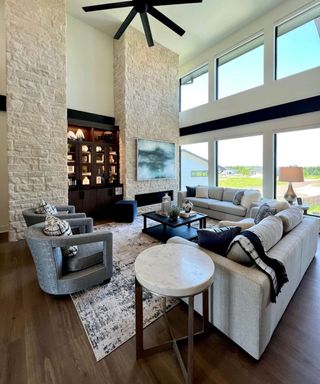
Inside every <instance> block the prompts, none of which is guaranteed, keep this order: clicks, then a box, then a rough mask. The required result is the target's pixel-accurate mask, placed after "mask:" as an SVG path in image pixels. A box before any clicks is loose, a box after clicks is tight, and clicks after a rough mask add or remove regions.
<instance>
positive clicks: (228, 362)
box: [0, 241, 320, 384]
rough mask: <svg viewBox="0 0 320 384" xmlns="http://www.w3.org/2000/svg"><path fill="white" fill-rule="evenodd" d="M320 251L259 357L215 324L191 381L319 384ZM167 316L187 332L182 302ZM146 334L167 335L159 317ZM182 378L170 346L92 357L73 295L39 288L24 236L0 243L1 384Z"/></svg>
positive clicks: (199, 346) (153, 338) (114, 383)
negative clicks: (139, 354) (140, 356)
mask: <svg viewBox="0 0 320 384" xmlns="http://www.w3.org/2000/svg"><path fill="white" fill-rule="evenodd" d="M319 256H320V255H319ZM319 256H318V258H316V259H315V260H314V261H313V262H312V264H311V266H310V268H309V270H308V271H307V274H306V276H305V278H304V279H303V281H302V283H301V285H300V287H299V289H298V291H297V292H296V294H295V296H294V297H293V299H292V301H291V303H290V304H289V307H288V309H287V311H286V312H285V314H284V316H283V318H282V320H281V322H280V324H279V325H278V327H277V329H276V331H275V333H274V335H273V338H272V340H271V343H270V344H269V346H268V348H267V350H266V351H265V353H264V355H263V357H262V359H261V360H260V362H256V361H255V360H254V359H252V358H251V357H250V356H249V355H247V354H246V353H245V352H243V351H242V350H241V349H240V348H239V347H237V346H236V345H235V344H234V343H233V342H231V341H230V340H228V339H227V338H226V337H225V336H224V335H222V334H221V333H219V332H218V331H216V330H215V329H212V330H211V332H210V336H209V337H208V338H207V339H205V340H201V341H199V342H197V343H196V345H195V348H196V349H195V355H194V357H195V383H219V384H223V383H232V384H237V383H246V384H251V383H263V384H264V383H272V384H276V383H285V384H288V383H290V384H295V383H297V384H302V383H310V384H311V383H320V257H319ZM169 316H170V319H171V322H172V323H173V324H174V327H175V329H176V333H177V335H180V334H181V335H182V334H183V333H184V332H186V319H187V312H186V308H185V307H184V306H183V305H182V304H181V305H179V306H178V307H176V308H175V309H173V310H172V311H171V312H170V315H169ZM145 334H146V342H147V343H148V344H149V343H153V342H158V341H160V340H161V341H162V340H164V339H166V338H167V336H168V335H167V333H166V330H165V324H164V321H163V320H161V319H160V320H158V321H156V322H155V323H154V324H152V325H151V326H150V327H148V329H147V330H146V331H145ZM184 352H185V351H184ZM182 382H183V380H182V375H181V373H180V369H179V366H178V363H177V361H176V358H175V355H174V353H173V352H171V351H169V352H163V353H161V354H158V355H156V356H152V357H149V358H147V359H144V360H141V361H139V362H136V360H135V339H134V338H133V339H131V340H130V341H128V342H127V343H125V344H124V345H123V346H121V347H120V348H118V349H117V350H116V351H115V352H113V353H112V354H111V355H109V356H108V357H106V358H105V359H103V360H101V361H100V362H98V363H96V361H95V359H94V356H93V353H92V351H91V347H90V345H89V342H88V340H87V337H86V335H85V333H84V331H83V329H82V326H81V324H80V321H79V319H78V316H77V313H76V311H75V308H74V306H73V304H72V302H71V299H70V298H69V297H67V296H66V297H60V298H55V297H51V296H49V295H46V294H45V293H43V292H42V291H40V289H39V287H38V284H37V280H36V276H35V270H34V266H33V262H32V259H31V256H30V254H29V252H28V250H27V249H26V246H25V243H24V242H23V241H21V242H19V243H10V244H9V243H7V242H3V241H2V242H1V243H0V383H1V384H19V383H29V384H38V383H39V384H44V383H50V384H55V383H59V384H60V383H77V384H81V383H86V384H87V383H95V384H99V383H103V384H106V383H107V384H122V383H143V384H144V383H147V384H149V383H165V384H168V383H169V384H171V383H172V384H175V383H182Z"/></svg>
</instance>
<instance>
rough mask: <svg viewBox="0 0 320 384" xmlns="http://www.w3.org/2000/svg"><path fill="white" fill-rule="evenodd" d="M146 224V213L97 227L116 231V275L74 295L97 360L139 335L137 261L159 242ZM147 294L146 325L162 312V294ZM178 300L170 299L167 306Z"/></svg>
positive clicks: (145, 299)
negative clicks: (126, 220)
mask: <svg viewBox="0 0 320 384" xmlns="http://www.w3.org/2000/svg"><path fill="white" fill-rule="evenodd" d="M207 223H208V225H207V226H208V227H211V226H213V225H214V224H215V223H216V222H215V221H213V220H211V219H209V220H208V221H207ZM148 224H149V222H148ZM154 224H157V223H154ZM142 228H143V218H142V216H138V217H137V219H136V221H135V222H134V223H132V224H126V223H108V224H103V225H100V226H97V227H96V228H95V229H96V230H97V231H99V230H102V229H107V230H110V231H112V233H113V268H114V271H113V276H112V278H111V281H110V283H109V284H105V285H99V286H96V287H94V288H91V289H87V290H85V291H81V292H78V293H75V294H73V295H71V298H72V301H73V303H74V305H75V308H76V310H77V312H78V315H79V318H80V320H81V323H82V325H83V327H84V330H85V332H86V334H87V336H88V339H89V341H90V344H91V346H92V349H93V353H94V355H95V358H96V360H97V361H99V360H101V359H103V358H104V357H105V356H107V355H108V354H109V353H111V352H112V351H114V350H115V349H116V348H118V347H119V346H120V345H122V344H123V343H125V342H126V341H127V340H129V339H130V338H131V337H132V336H134V335H135V296H134V277H135V276H134V261H135V259H136V257H137V256H138V255H139V253H140V252H142V251H143V250H144V249H147V248H149V247H152V246H153V245H156V244H159V242H158V241H157V240H155V239H154V238H152V237H150V236H149V235H147V234H144V233H142V232H141V230H142ZM143 298H144V309H143V315H144V326H147V325H149V324H151V323H152V322H153V321H155V320H156V319H158V318H159V317H160V316H161V315H162V311H161V308H162V307H161V298H159V297H158V296H155V295H152V294H151V293H150V292H144V297H143ZM177 303H178V301H177V300H175V299H171V300H169V299H168V300H167V309H170V308H172V307H173V306H174V305H176V304H177Z"/></svg>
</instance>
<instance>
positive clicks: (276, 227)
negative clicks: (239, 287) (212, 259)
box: [227, 216, 283, 265]
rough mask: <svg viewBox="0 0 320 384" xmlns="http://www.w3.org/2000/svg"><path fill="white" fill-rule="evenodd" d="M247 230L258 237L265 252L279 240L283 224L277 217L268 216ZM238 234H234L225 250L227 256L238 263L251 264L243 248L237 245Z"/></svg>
mask: <svg viewBox="0 0 320 384" xmlns="http://www.w3.org/2000/svg"><path fill="white" fill-rule="evenodd" d="M248 231H250V232H253V233H254V234H255V235H256V236H258V237H259V239H260V241H261V244H262V246H263V248H264V250H265V252H267V251H269V249H271V248H272V247H273V246H274V245H275V244H277V243H278V241H280V239H281V237H282V233H283V224H282V221H281V219H280V218H279V217H276V216H268V217H266V218H265V219H263V220H262V221H260V223H259V224H257V225H254V226H253V227H251V228H249V229H248ZM239 236H243V235H241V234H240V235H238V236H236V237H235V238H234V239H233V240H232V242H231V244H230V245H229V249H228V251H227V258H228V259H231V260H233V261H236V262H238V263H240V264H244V265H251V264H253V263H252V259H251V258H250V257H249V256H248V255H247V253H246V252H245V251H244V250H243V248H242V247H241V246H240V245H239V240H240V238H239Z"/></svg>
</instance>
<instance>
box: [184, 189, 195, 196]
mask: <svg viewBox="0 0 320 384" xmlns="http://www.w3.org/2000/svg"><path fill="white" fill-rule="evenodd" d="M186 188H187V197H195V196H196V187H188V186H186Z"/></svg>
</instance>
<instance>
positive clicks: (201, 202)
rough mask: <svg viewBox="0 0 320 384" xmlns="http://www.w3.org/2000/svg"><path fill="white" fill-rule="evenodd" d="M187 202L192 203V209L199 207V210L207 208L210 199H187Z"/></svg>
mask: <svg viewBox="0 0 320 384" xmlns="http://www.w3.org/2000/svg"><path fill="white" fill-rule="evenodd" d="M188 200H189V201H191V202H192V204H193V206H194V207H200V208H206V209H208V208H209V203H211V202H212V199H204V198H201V197H199V198H197V197H188Z"/></svg>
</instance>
